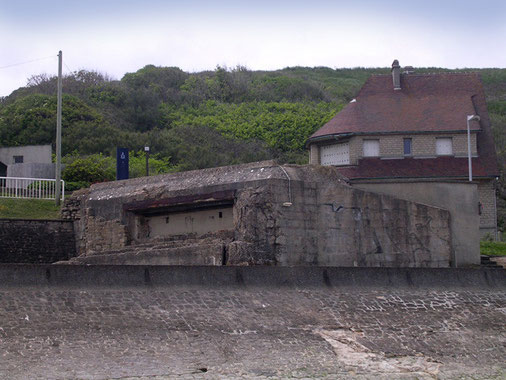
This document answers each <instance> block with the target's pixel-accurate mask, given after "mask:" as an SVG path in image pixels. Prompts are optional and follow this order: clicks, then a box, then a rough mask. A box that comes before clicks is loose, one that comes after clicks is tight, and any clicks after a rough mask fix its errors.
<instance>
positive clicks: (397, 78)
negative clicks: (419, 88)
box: [392, 60, 401, 90]
mask: <svg viewBox="0 0 506 380" xmlns="http://www.w3.org/2000/svg"><path fill="white" fill-rule="evenodd" d="M392 80H393V81H394V90H400V89H401V66H399V61H398V60H394V62H393V63H392Z"/></svg>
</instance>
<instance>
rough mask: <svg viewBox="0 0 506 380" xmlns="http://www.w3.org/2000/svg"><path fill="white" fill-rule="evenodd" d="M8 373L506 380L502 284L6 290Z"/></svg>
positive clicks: (0, 361)
mask: <svg viewBox="0 0 506 380" xmlns="http://www.w3.org/2000/svg"><path fill="white" fill-rule="evenodd" d="M0 305H1V306H0V378H1V379H40V378H43V379H46V378H47V379H118V378H120V379H149V380H155V379H157V380H161V379H202V378H203V379H223V378H225V379H237V378H248V379H278V378H283V379H284V378H289V379H307V378H310V379H313V378H324V379H341V378H353V379H370V378H374V379H435V378H438V379H439V378H440V379H454V378H455V379H457V378H458V379H493V378H497V379H504V378H506V361H505V357H506V356H505V354H506V323H505V320H506V294H505V293H504V292H503V291H501V290H497V289H496V290H483V291H480V290H476V289H475V290H446V291H445V290H440V291H437V290H429V289H415V290H414V289H408V288H404V289H400V290H395V291H392V290H391V289H390V290H389V289H375V288H362V289H353V288H330V287H329V288H325V287H321V288H306V289H293V288H278V289H270V288H267V287H257V288H243V289H241V288H233V287H230V288H222V289H218V288H203V287H193V288H192V287H165V288H162V287H161V288H151V289H149V288H146V287H144V288H140V287H139V288H122V289H121V288H115V289H109V290H104V289H98V288H67V289H62V288H43V289H42V288H39V289H37V288H31V287H23V288H22V287H20V288H14V289H9V290H7V289H2V288H0Z"/></svg>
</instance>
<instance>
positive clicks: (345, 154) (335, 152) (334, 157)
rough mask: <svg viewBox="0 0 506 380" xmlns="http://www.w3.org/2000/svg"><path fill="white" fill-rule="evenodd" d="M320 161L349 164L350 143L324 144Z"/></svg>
mask: <svg viewBox="0 0 506 380" xmlns="http://www.w3.org/2000/svg"><path fill="white" fill-rule="evenodd" d="M320 163H321V164H322V165H327V166H328V165H336V166H340V165H349V164H350V147H349V144H348V143H342V144H333V145H324V146H321V147H320Z"/></svg>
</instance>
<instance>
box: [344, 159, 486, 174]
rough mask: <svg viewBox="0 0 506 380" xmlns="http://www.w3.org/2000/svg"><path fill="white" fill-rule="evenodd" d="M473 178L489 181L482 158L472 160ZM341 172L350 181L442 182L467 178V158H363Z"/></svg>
mask: <svg viewBox="0 0 506 380" xmlns="http://www.w3.org/2000/svg"><path fill="white" fill-rule="evenodd" d="M472 169H473V178H474V177H490V174H489V172H488V171H487V168H486V165H484V163H483V160H482V159H481V158H479V157H476V158H473V159H472ZM338 170H339V172H340V173H341V174H342V175H344V176H345V177H347V178H349V179H352V180H353V179H380V178H382V179H384V178H440V177H453V178H457V177H464V178H467V176H468V163H467V158H454V157H447V156H445V157H437V158H424V159H416V158H404V159H394V160H382V159H380V158H363V159H361V160H359V163H358V165H357V166H347V167H340V168H338Z"/></svg>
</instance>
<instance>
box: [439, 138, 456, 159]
mask: <svg viewBox="0 0 506 380" xmlns="http://www.w3.org/2000/svg"><path fill="white" fill-rule="evenodd" d="M436 154H437V155H438V156H450V155H452V154H453V148H452V138H451V137H440V138H437V139H436Z"/></svg>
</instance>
